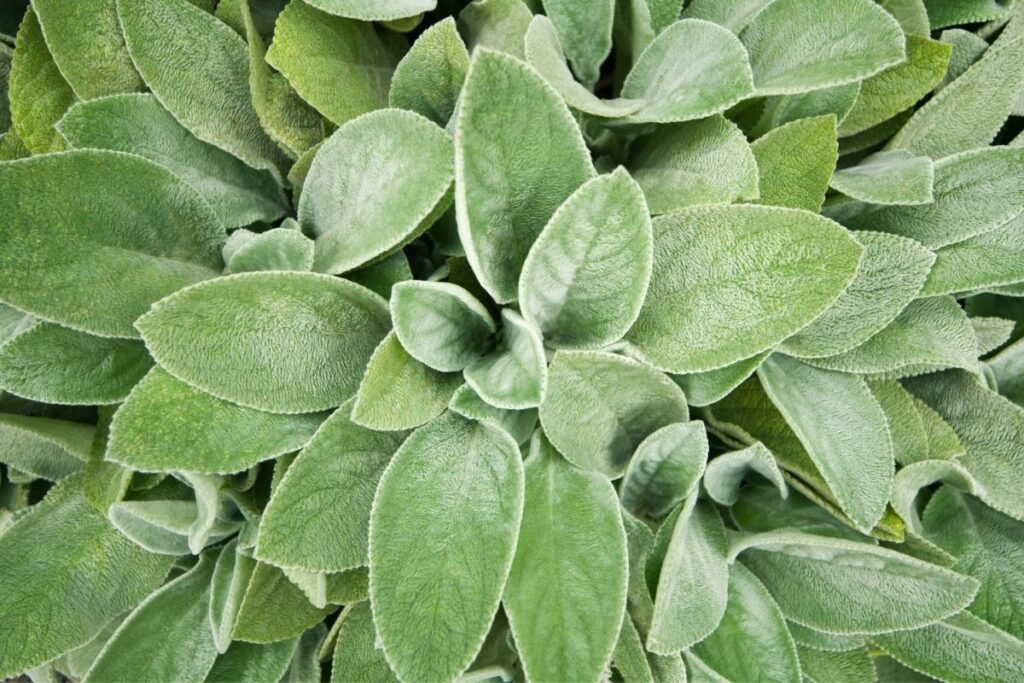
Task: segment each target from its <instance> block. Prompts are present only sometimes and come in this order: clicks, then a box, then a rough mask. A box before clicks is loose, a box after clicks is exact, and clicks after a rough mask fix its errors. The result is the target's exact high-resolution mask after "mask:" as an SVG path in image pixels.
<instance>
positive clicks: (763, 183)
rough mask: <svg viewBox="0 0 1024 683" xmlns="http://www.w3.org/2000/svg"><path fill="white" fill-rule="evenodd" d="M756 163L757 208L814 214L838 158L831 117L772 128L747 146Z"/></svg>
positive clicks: (823, 198)
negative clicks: (761, 205) (790, 209)
mask: <svg viewBox="0 0 1024 683" xmlns="http://www.w3.org/2000/svg"><path fill="white" fill-rule="evenodd" d="M750 148H751V150H752V151H753V152H754V158H755V159H756V160H757V168H758V173H759V176H760V180H759V181H758V184H759V187H760V196H759V198H758V200H757V203H759V204H765V205H768V206H788V207H790V208H794V209H807V210H808V211H813V212H814V213H817V212H818V211H820V210H821V205H822V204H823V203H824V201H825V192H827V191H828V184H829V181H830V180H831V179H832V172H833V171H834V170H835V167H836V160H837V159H838V158H839V156H838V155H839V146H838V143H837V142H836V119H835V117H834V116H832V115H831V114H829V115H826V116H815V117H813V118H808V119H799V120H797V121H793V122H792V123H787V124H785V125H784V126H781V127H779V128H776V129H775V130H773V131H771V132H770V133H768V134H767V135H765V136H763V137H761V138H759V139H757V140H755V141H754V144H752V145H751V146H750Z"/></svg>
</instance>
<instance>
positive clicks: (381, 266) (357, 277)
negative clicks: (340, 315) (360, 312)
mask: <svg viewBox="0 0 1024 683" xmlns="http://www.w3.org/2000/svg"><path fill="white" fill-rule="evenodd" d="M345 278H346V279H347V280H351V281H352V282H355V283H356V284H357V285H362V286H363V287H366V288H367V289H369V290H370V291H373V292H376V293H377V294H380V295H381V296H382V297H384V298H385V299H390V298H391V288H392V287H394V286H395V285H396V284H398V283H399V282H404V281H405V280H411V279H412V270H411V269H410V268H409V259H408V258H407V257H406V255H405V253H404V252H402V251H396V252H395V253H394V254H392V255H391V256H387V257H385V258H383V259H381V260H380V261H376V262H375V263H371V264H370V265H368V266H364V267H362V268H359V269H358V270H353V271H352V272H351V273H346V274H345Z"/></svg>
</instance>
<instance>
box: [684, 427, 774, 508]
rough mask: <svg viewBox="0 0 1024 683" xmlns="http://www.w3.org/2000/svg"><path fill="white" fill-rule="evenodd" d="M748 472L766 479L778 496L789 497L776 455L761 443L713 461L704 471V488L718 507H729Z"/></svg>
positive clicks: (755, 443)
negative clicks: (777, 492)
mask: <svg viewBox="0 0 1024 683" xmlns="http://www.w3.org/2000/svg"><path fill="white" fill-rule="evenodd" d="M749 473H755V474H759V475H761V476H762V477H764V478H765V479H767V480H768V482H769V483H771V484H772V485H773V486H775V488H777V489H778V491H779V496H780V497H782V498H786V497H787V496H788V495H789V489H787V488H786V481H785V479H783V477H782V471H781V470H780V469H779V466H778V464H777V463H776V462H775V456H774V455H773V454H772V452H771V451H769V450H768V449H767V448H766V447H765V445H764V444H763V443H761V442H760V441H755V442H754V443H753V444H752V445H750V446H747V447H746V448H741V449H740V450H738V451H731V452H729V453H724V454H722V455H719V456H718V457H716V458H713V459H712V460H711V462H709V463H708V466H707V470H706V471H705V472H704V488H705V489H706V490H707V492H708V495H709V496H711V499H712V500H714V501H715V502H716V503H718V504H719V505H725V506H732V505H733V504H735V503H736V501H737V500H739V497H740V486H741V485H742V483H743V479H744V478H745V477H746V476H747V474H749Z"/></svg>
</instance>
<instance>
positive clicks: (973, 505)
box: [923, 486, 1024, 639]
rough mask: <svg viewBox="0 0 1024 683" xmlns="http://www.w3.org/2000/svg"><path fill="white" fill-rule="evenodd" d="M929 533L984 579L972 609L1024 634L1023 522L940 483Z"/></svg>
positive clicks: (927, 514)
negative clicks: (1021, 540)
mask: <svg viewBox="0 0 1024 683" xmlns="http://www.w3.org/2000/svg"><path fill="white" fill-rule="evenodd" d="M923 526H924V531H923V533H924V536H925V538H927V539H928V540H929V541H931V542H933V543H935V544H936V545H938V546H939V547H940V548H942V549H943V550H945V551H946V552H948V553H950V554H951V555H953V556H954V557H956V558H957V560H956V563H955V564H953V566H952V569H954V570H955V571H958V572H960V573H962V574H967V575H969V576H973V577H974V578H976V579H978V581H980V582H981V588H980V589H979V590H978V597H977V598H975V600H974V602H973V603H971V605H970V607H968V608H967V609H968V610H969V611H970V612H972V613H973V614H974V615H975V616H977V617H979V618H981V619H984V620H985V621H987V622H988V623H990V624H992V625H993V626H996V627H997V628H1001V629H1003V630H1004V631H1006V632H1007V633H1009V634H1010V635H1012V636H1014V637H1016V638H1018V639H1022V638H1024V548H1022V546H1021V544H1020V543H1019V540H1020V538H1021V533H1022V531H1024V529H1022V526H1021V522H1019V521H1017V520H1015V519H1012V518H1010V517H1007V516H1006V515H1004V514H1002V513H1000V512H997V511H995V510H993V509H992V508H990V507H988V506H987V505H985V504H983V503H981V502H980V501H978V500H977V499H976V498H974V497H973V496H967V495H963V494H961V493H960V492H958V491H955V490H954V489H952V488H951V487H949V486H944V487H943V488H941V489H939V491H938V492H936V494H935V495H934V496H932V498H931V500H929V501H928V506H927V507H926V508H925V511H924V520H923Z"/></svg>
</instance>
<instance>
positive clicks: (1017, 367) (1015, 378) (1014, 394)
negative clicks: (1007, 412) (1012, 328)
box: [987, 339, 1024, 406]
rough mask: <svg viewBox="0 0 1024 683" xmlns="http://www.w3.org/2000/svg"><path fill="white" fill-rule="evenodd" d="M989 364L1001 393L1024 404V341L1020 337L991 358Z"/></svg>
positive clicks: (1018, 403) (1015, 401)
mask: <svg viewBox="0 0 1024 683" xmlns="http://www.w3.org/2000/svg"><path fill="white" fill-rule="evenodd" d="M987 365H988V367H989V369H990V370H992V374H993V376H994V377H995V378H996V384H997V386H998V388H999V393H1000V394H1002V395H1003V396H1005V397H1007V398H1008V399H1010V400H1011V401H1013V402H1014V403H1016V404H1017V405H1020V406H1024V342H1022V341H1021V340H1019V339H1018V340H1017V341H1015V342H1014V343H1013V344H1010V345H1009V346H1007V347H1006V348H1005V349H1003V350H1002V351H1000V352H999V353H997V354H996V355H995V356H993V357H992V358H989V359H988V361H987Z"/></svg>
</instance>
